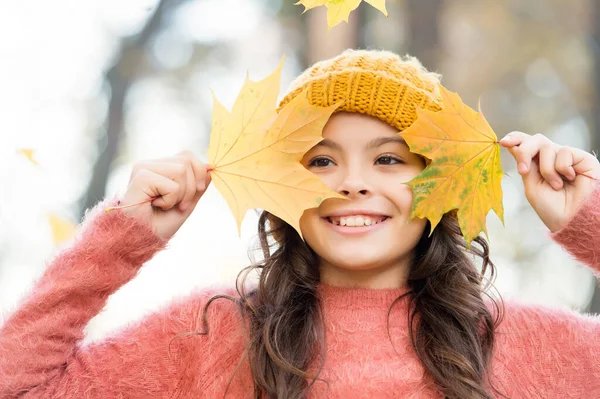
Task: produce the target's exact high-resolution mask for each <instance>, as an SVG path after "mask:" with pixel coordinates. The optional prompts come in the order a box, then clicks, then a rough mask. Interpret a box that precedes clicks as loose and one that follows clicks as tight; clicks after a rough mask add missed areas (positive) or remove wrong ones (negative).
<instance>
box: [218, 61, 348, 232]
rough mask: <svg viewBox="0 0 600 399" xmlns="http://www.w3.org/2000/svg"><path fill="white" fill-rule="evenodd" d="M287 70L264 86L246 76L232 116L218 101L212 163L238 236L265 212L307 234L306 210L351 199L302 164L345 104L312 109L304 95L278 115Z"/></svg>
mask: <svg viewBox="0 0 600 399" xmlns="http://www.w3.org/2000/svg"><path fill="white" fill-rule="evenodd" d="M282 65H283V62H282V63H281V64H280V65H279V67H278V68H277V69H276V70H275V71H274V72H273V73H271V75H269V76H268V77H266V78H265V79H263V80H262V81H259V82H253V81H251V80H250V79H249V78H248V77H246V81H245V82H244V85H243V87H242V89H241V91H240V93H239V95H238V96H237V99H236V101H235V104H234V105H233V108H232V111H231V112H229V111H228V110H227V109H225V107H224V106H223V105H222V104H221V103H220V102H219V101H218V100H217V99H216V98H214V102H215V105H214V109H213V122H212V129H211V134H210V144H209V148H208V163H209V164H210V165H211V167H212V168H214V169H212V170H211V172H210V173H211V178H212V182H213V184H214V185H215V187H216V188H217V190H219V192H220V193H221V195H223V197H224V198H225V200H226V201H227V204H228V205H229V208H230V209H231V211H232V212H233V215H234V217H235V219H236V221H237V227H238V233H239V232H240V228H241V224H242V219H243V218H244V216H245V214H246V212H247V211H248V210H249V209H253V208H261V209H265V210H267V211H269V212H271V213H272V214H274V215H275V216H277V217H279V218H281V219H283V220H284V221H286V222H287V223H288V224H290V225H291V226H293V227H294V228H295V229H296V231H298V233H299V234H300V235H302V233H301V231H300V217H301V216H302V213H303V212H304V210H306V209H309V208H314V207H317V206H319V205H320V204H321V202H322V201H324V200H325V199H327V198H345V197H343V196H342V195H340V194H338V193H336V192H335V191H333V190H331V189H330V188H329V187H328V186H327V185H326V184H325V183H323V181H322V180H321V179H320V178H319V177H318V176H317V175H315V174H313V173H312V172H310V171H308V170H307V169H306V168H305V167H304V166H303V165H302V164H301V163H300V161H301V159H302V157H303V155H304V154H305V153H306V152H307V151H308V150H309V149H310V148H312V147H313V146H314V145H315V144H317V143H318V142H319V141H321V140H322V139H323V136H322V131H323V127H324V126H325V123H327V120H328V119H329V117H330V116H331V114H332V113H333V112H334V110H335V109H336V108H337V107H338V106H339V105H333V106H330V107H316V106H312V105H310V104H309V102H308V99H307V97H306V92H304V93H302V94H301V95H298V96H297V97H296V98H294V99H293V100H292V101H291V102H289V103H288V104H286V105H285V106H284V107H283V108H282V109H281V110H280V112H279V113H277V111H276V103H277V96H278V94H279V81H280V73H281V67H282ZM213 97H214V96H213Z"/></svg>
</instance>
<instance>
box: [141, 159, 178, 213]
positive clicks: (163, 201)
mask: <svg viewBox="0 0 600 399" xmlns="http://www.w3.org/2000/svg"><path fill="white" fill-rule="evenodd" d="M131 185H132V186H133V187H135V186H137V187H139V188H140V189H141V191H143V192H144V194H145V195H147V196H148V197H159V198H156V199H155V200H153V201H152V205H153V206H156V207H159V208H161V209H163V210H165V211H166V210H169V209H171V208H172V207H174V206H175V205H176V204H177V203H178V202H179V200H178V198H179V191H180V188H179V186H180V184H179V183H177V182H176V181H174V180H172V179H170V178H168V177H165V176H164V175H162V174H159V173H156V172H153V171H151V170H149V169H141V170H140V171H139V172H138V173H137V174H136V175H135V177H134V178H133V180H132V182H131Z"/></svg>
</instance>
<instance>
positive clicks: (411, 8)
mask: <svg viewBox="0 0 600 399" xmlns="http://www.w3.org/2000/svg"><path fill="white" fill-rule="evenodd" d="M442 5H443V0H408V1H407V3H406V9H407V13H408V18H407V20H408V25H409V28H408V30H409V44H408V53H409V54H410V55H413V56H415V57H417V58H418V59H419V60H420V61H421V63H422V64H423V65H424V66H425V67H426V68H427V69H429V70H432V71H435V70H436V69H437V68H438V67H439V65H440V61H441V60H440V48H439V36H440V32H439V26H440V13H441V10H442Z"/></svg>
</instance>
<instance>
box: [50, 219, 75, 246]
mask: <svg viewBox="0 0 600 399" xmlns="http://www.w3.org/2000/svg"><path fill="white" fill-rule="evenodd" d="M47 217H48V221H49V223H50V227H51V229H52V238H53V240H54V244H56V245H58V244H60V243H62V242H65V241H68V240H70V239H71V238H73V236H74V235H75V232H76V231H77V225H76V224H75V223H73V222H71V221H70V220H67V219H65V218H63V217H61V216H59V215H57V214H55V213H50V214H48V216H47Z"/></svg>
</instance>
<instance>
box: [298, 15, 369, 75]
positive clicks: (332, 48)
mask: <svg viewBox="0 0 600 399" xmlns="http://www.w3.org/2000/svg"><path fill="white" fill-rule="evenodd" d="M365 7H367V4H361V5H360V6H359V7H358V8H357V9H356V10H354V11H352V13H350V17H349V18H348V23H345V22H342V23H340V24H339V25H336V26H335V27H333V28H332V29H331V30H330V31H329V32H327V8H326V7H317V8H314V9H312V10H310V11H309V12H307V13H306V14H305V15H304V18H305V20H306V25H305V32H304V33H305V36H306V38H307V46H306V54H305V58H304V63H305V66H307V67H308V66H309V65H312V64H313V63H315V62H317V61H320V60H324V59H327V58H331V57H334V56H336V55H338V54H339V53H341V52H342V51H344V50H345V49H348V48H356V47H357V46H358V45H359V37H360V28H359V26H361V25H363V24H361V23H360V22H361V21H362V19H363V15H364V8H365Z"/></svg>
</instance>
